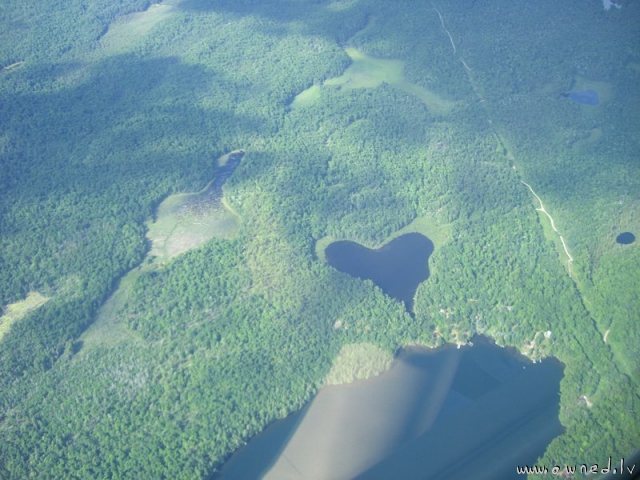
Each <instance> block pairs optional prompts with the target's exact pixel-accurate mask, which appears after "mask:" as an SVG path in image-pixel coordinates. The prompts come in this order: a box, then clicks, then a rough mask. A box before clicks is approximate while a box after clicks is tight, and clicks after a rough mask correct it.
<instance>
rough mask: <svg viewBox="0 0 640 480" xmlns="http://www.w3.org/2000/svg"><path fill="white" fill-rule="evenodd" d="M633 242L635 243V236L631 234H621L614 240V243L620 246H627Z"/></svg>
mask: <svg viewBox="0 0 640 480" xmlns="http://www.w3.org/2000/svg"><path fill="white" fill-rule="evenodd" d="M635 241H636V236H635V235H634V234H633V233H631V232H624V233H621V234H620V235H618V237H617V238H616V242H618V243H619V244H621V245H629V244H630V243H633V242H635Z"/></svg>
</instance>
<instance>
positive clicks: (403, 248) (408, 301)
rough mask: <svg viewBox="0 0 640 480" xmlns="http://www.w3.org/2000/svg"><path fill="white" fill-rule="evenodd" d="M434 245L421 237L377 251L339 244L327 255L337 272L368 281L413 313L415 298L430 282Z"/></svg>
mask: <svg viewBox="0 0 640 480" xmlns="http://www.w3.org/2000/svg"><path fill="white" fill-rule="evenodd" d="M432 252H433V243H432V242H431V240H429V239H428V238H427V237H425V236H424V235H421V234H419V233H407V234H405V235H402V236H400V237H397V238H394V239H393V240H391V241H390V242H389V243H387V244H386V245H384V246H383V247H382V248H380V249H378V250H371V249H369V248H367V247H364V246H362V245H360V244H359V243H355V242H349V241H340V242H334V243H332V244H330V245H329V246H328V247H327V248H326V249H325V251H324V253H325V256H326V259H327V262H328V263H329V265H331V266H332V267H334V268H335V269H337V270H339V271H341V272H344V273H348V274H349V275H352V276H354V277H358V278H362V279H369V280H371V281H373V283H375V284H376V285H378V286H379V287H380V288H381V289H382V291H383V292H384V293H386V294H387V295H389V296H390V297H393V298H395V299H397V300H399V301H401V302H404V304H405V306H406V308H407V311H409V312H411V311H412V310H413V297H414V295H415V293H416V289H417V288H418V285H420V283H422V282H424V281H425V280H426V279H427V278H429V264H428V260H429V256H430V255H431V253H432Z"/></svg>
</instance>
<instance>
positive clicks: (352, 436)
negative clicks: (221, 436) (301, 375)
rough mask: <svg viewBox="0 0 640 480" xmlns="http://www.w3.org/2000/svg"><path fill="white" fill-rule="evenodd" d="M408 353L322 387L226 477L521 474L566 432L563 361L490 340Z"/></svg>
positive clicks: (230, 466)
mask: <svg viewBox="0 0 640 480" xmlns="http://www.w3.org/2000/svg"><path fill="white" fill-rule="evenodd" d="M473 343H474V346H473V347H470V346H464V347H462V348H460V349H457V348H455V346H452V345H446V346H444V347H441V348H438V349H435V350H429V349H424V348H418V347H411V348H406V349H404V350H403V351H402V352H401V354H400V355H399V356H398V358H397V359H396V360H395V362H394V364H393V366H392V368H391V369H390V370H389V371H387V372H385V373H383V374H382V375H380V376H378V377H375V378H372V379H369V380H366V381H358V382H355V383H353V384H350V385H340V386H329V387H325V388H323V389H322V390H321V391H320V392H319V393H318V395H316V397H315V398H314V399H313V400H312V401H311V402H309V404H308V405H307V406H306V407H305V408H303V409H302V410H301V411H299V412H297V413H295V414H293V415H290V416H289V417H287V418H286V419H284V420H281V421H279V422H276V423H274V424H272V425H271V426H269V427H268V428H267V429H266V430H265V431H264V432H263V433H261V434H259V435H257V436H256V437H255V438H254V439H253V440H251V442H249V444H248V445H247V446H246V447H244V448H243V449H241V450H240V451H238V452H237V453H236V454H235V455H234V456H233V457H232V458H231V460H230V461H229V462H228V463H227V464H226V465H225V468H224V469H223V471H222V475H221V478H223V479H251V478H267V479H282V478H287V479H346V478H380V479H388V478H403V479H411V478H416V479H417V478H442V479H448V478H474V479H485V478H486V479H492V478H505V479H508V478H514V479H515V478H519V477H518V475H517V474H516V466H518V465H526V464H528V465H531V464H533V463H534V462H535V461H536V459H537V458H538V457H539V456H540V455H542V453H543V452H544V450H545V448H546V446H547V445H548V444H549V442H550V441H551V440H552V439H553V438H554V437H556V436H557V435H559V434H560V433H561V432H562V427H561V425H560V423H559V421H558V412H559V401H560V396H559V384H560V380H561V378H562V375H563V366H562V364H561V363H559V362H557V361H555V360H545V361H543V362H541V363H536V364H533V363H531V362H530V361H528V360H527V359H525V358H524V357H522V356H521V355H519V354H518V353H517V352H516V351H515V350H512V349H505V348H500V347H497V346H495V345H493V344H492V343H491V342H490V341H489V340H488V339H485V338H476V339H474V342H473Z"/></svg>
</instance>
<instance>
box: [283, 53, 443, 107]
mask: <svg viewBox="0 0 640 480" xmlns="http://www.w3.org/2000/svg"><path fill="white" fill-rule="evenodd" d="M345 52H346V53H347V55H349V57H350V58H351V60H352V63H351V65H350V66H349V67H348V68H347V69H346V70H345V72H344V73H343V74H342V75H341V76H339V77H335V78H331V79H329V80H326V81H325V82H324V85H326V86H339V87H342V88H343V89H347V90H348V89H356V88H375V87H378V86H379V85H381V84H383V83H388V84H390V85H393V86H395V87H397V88H399V89H400V90H402V91H404V92H406V93H408V94H410V95H413V96H415V97H417V98H419V99H420V101H421V102H422V103H424V104H425V105H426V106H427V108H428V109H429V110H430V111H431V112H432V113H434V114H438V115H445V114H447V113H449V112H450V111H451V109H452V108H453V105H454V102H452V101H450V100H446V99H444V98H442V97H440V96H439V95H438V94H436V93H435V92H432V91H430V90H428V89H426V88H423V87H421V86H419V85H415V84H413V83H411V82H409V81H407V80H405V78H404V74H403V70H404V62H403V61H402V60H395V59H384V58H375V57H370V56H368V55H366V54H364V53H362V52H361V51H359V50H358V49H356V48H352V47H347V48H345ZM321 90H322V89H321V87H320V86H319V85H313V86H312V87H310V88H308V89H307V90H305V91H303V92H302V93H300V94H298V95H297V96H296V97H295V99H294V100H293V102H292V104H291V106H292V107H306V106H310V105H313V104H314V103H315V102H316V100H317V99H318V98H319V97H320V93H321Z"/></svg>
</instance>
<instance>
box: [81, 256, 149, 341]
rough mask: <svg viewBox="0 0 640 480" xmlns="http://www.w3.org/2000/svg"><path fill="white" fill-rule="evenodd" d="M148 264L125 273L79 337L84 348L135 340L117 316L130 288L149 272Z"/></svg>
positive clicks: (131, 332)
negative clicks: (92, 321) (89, 325)
mask: <svg viewBox="0 0 640 480" xmlns="http://www.w3.org/2000/svg"><path fill="white" fill-rule="evenodd" d="M152 268H153V267H152V266H151V265H150V264H148V263H147V264H145V265H142V266H140V267H138V268H135V269H133V270H131V271H130V272H129V273H127V274H126V275H125V276H124V277H122V279H121V280H120V283H119V284H118V288H117V290H116V291H115V292H114V293H113V295H111V297H109V299H108V300H107V301H106V302H105V303H104V304H102V306H101V307H100V310H98V316H97V318H96V320H95V322H94V323H93V324H91V327H89V329H88V330H87V331H86V332H85V333H84V334H83V335H82V336H81V337H80V340H81V341H82V342H83V343H84V345H85V346H93V345H103V346H113V345H116V344H118V343H120V342H122V341H126V340H131V339H135V338H137V337H135V334H134V332H133V331H132V330H131V329H130V328H128V327H127V325H126V322H124V321H123V320H122V317H121V316H119V315H118V313H119V312H120V310H121V309H122V308H123V307H124V306H125V305H126V302H127V299H128V298H129V293H130V291H131V287H132V286H133V285H134V284H135V282H136V280H137V279H138V278H139V277H140V275H142V274H143V273H144V272H145V271H149V270H151V269H152Z"/></svg>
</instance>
